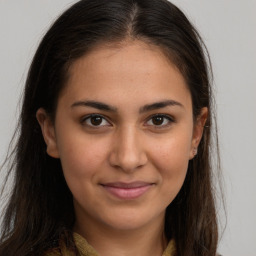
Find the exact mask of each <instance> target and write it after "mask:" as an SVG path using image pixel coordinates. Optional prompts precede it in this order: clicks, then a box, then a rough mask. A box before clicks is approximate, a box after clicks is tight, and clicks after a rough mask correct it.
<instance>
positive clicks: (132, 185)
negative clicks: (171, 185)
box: [101, 181, 153, 188]
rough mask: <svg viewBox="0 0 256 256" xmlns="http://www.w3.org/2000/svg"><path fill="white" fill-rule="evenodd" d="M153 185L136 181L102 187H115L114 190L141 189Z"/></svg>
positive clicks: (112, 183) (114, 183)
mask: <svg viewBox="0 0 256 256" xmlns="http://www.w3.org/2000/svg"><path fill="white" fill-rule="evenodd" d="M152 184H153V183H151V182H144V181H134V182H129V183H127V182H109V183H104V184H101V185H102V186H106V187H114V188H139V187H145V186H150V185H152Z"/></svg>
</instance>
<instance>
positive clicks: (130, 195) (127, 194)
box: [103, 185, 152, 200]
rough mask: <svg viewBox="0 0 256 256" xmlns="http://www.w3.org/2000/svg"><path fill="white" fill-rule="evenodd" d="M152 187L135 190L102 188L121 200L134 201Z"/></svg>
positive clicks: (147, 186)
mask: <svg viewBox="0 0 256 256" xmlns="http://www.w3.org/2000/svg"><path fill="white" fill-rule="evenodd" d="M151 186H152V185H146V186H142V187H136V188H120V187H110V186H103V188H105V189H106V190H107V191H108V192H109V193H110V194H112V195H114V196H115V197H118V198H120V199H123V200H131V199H136V198H138V197H140V196H142V195H143V194H145V193H146V192H147V191H148V190H149V189H150V188H151Z"/></svg>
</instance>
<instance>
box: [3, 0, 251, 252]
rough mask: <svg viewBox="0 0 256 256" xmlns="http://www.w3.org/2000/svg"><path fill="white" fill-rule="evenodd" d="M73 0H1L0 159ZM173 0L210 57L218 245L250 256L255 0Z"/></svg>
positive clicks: (223, 249)
mask: <svg viewBox="0 0 256 256" xmlns="http://www.w3.org/2000/svg"><path fill="white" fill-rule="evenodd" d="M92 1H93V0H92ZM106 1H107V0H106ZM74 2H76V1H70V0H54V1H52V0H0V145H1V146H0V160H1V161H3V159H4V157H5V154H6V151H7V148H8V144H9V141H10V139H11V137H12V133H13V131H14V127H15V124H16V121H17V117H18V113H19V107H18V103H19V99H20V95H21V91H22V88H23V86H24V82H25V79H26V74H27V70H28V67H29V64H30V61H31V58H32V56H33V54H34V52H35V49H36V47H37V45H38V43H39V41H40V39H41V37H42V35H43V34H44V33H45V32H46V30H47V28H48V27H49V25H50V24H51V23H52V21H53V20H54V19H55V18H56V17H57V16H58V15H59V14H60V13H61V12H62V11H63V10H64V9H66V8H68V7H69V6H70V5H71V4H72V3H74ZM173 2H174V3H175V4H177V5H178V6H179V7H180V8H181V9H182V10H183V11H184V12H185V13H186V14H187V16H188V17H189V18H190V20H191V21H192V22H193V23H194V24H195V26H196V27H197V28H198V30H199V31H200V33H201V35H202V37H203V39H204V41H205V43H206V45H207V46H208V49H209V52H210V55H211V58H212V63H213V70H214V76H215V83H214V84H215V87H216V103H217V110H218V125H219V133H220V138H219V139H220V149H221V159H222V169H223V175H224V178H225V183H226V187H225V192H226V201H227V227H226V230H225V232H224V235H223V237H222V239H221V242H220V247H219V251H220V253H221V254H223V255H224V256H229V255H230V256H241V255H243V256H256V242H255V239H256V161H255V159H256V149H255V147H256V114H255V112H256V50H255V49H256V48H255V46H256V15H255V12H256V1H255V0H214V1H212V0H174V1H173ZM2 179H3V178H2V177H0V182H1V180H2Z"/></svg>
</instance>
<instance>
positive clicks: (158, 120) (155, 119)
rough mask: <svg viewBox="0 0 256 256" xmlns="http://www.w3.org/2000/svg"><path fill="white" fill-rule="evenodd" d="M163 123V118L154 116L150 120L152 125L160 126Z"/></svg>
mask: <svg viewBox="0 0 256 256" xmlns="http://www.w3.org/2000/svg"><path fill="white" fill-rule="evenodd" d="M163 122H164V117H163V116H155V117H153V118H152V123H153V124H154V125H162V124H163Z"/></svg>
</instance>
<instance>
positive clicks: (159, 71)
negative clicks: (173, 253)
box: [37, 41, 207, 256]
mask: <svg viewBox="0 0 256 256" xmlns="http://www.w3.org/2000/svg"><path fill="white" fill-rule="evenodd" d="M88 101H90V103H89V104H88ZM92 101H93V102H100V103H103V104H106V105H107V106H110V108H111V110H106V109H99V105H96V104H94V105H93V104H91V102H92ZM167 101H169V103H170V101H171V103H172V104H167V105H166V106H164V105H165V104H162V106H156V105H152V104H154V103H157V102H164V103H166V102H167ZM84 102H86V103H84ZM89 105H90V106H89ZM149 105H150V106H151V108H150V107H145V106H149ZM92 114H97V115H100V116H101V117H102V119H101V117H96V118H95V117H94V118H93V119H92V118H90V115H92ZM156 115H158V118H157V117H156ZM159 115H161V116H159ZM152 116H153V118H152ZM206 118H207V109H206V108H203V109H202V111H201V115H200V116H199V117H198V118H197V119H196V121H195V122H194V121H193V115H192V101H191V95H190V92H189V90H188V87H187V85H186V82H185V80H184V78H183V76H182V75H181V73H180V72H179V71H178V69H177V68H176V67H175V66H174V65H173V64H172V63H171V62H170V61H169V60H168V59H167V58H166V57H165V56H164V55H163V54H162V52H161V51H160V49H158V48H157V47H155V46H149V45H146V44H144V43H143V42H140V41H133V42H127V43H123V44H122V45H121V46H120V45H118V46H116V47H108V46H102V47H99V48H97V49H95V50H94V51H92V52H90V53H89V54H87V55H86V56H84V57H82V58H80V59H79V60H77V61H75V62H74V63H73V65H72V66H71V69H70V76H69V80H68V82H67V84H66V86H65V89H64V90H63V91H62V93H61V95H60V96H59V100H58V104H57V110H56V118H55V120H54V122H52V121H51V119H50V118H49V117H48V115H47V114H46V112H45V111H44V109H39V110H38V112H37V119H38V121H39V123H40V125H41V128H42V133H43V136H44V139H45V142H46V144H47V153H48V154H49V155H50V156H52V157H54V158H60V160H61V163H62V167H63V172H64V176H65V178H66V181H67V184H68V186H69V188H70V190H71V192H72V194H73V197H74V207H75V213H76V220H77V221H76V225H75V227H74V231H76V232H78V233H79V234H81V235H82V236H83V237H85V238H86V239H87V241H88V242H89V243H90V244H91V245H92V246H93V247H94V248H95V249H96V250H97V251H98V252H99V253H100V254H101V255H105V256H108V255H112V256H115V255H119V256H120V255H126V256H128V255H141V256H144V255H145V256H146V255H161V254H162V252H163V250H164V249H165V247H166V242H167V241H165V239H164V235H163V231H164V230H163V229H164V216H165V209H166V207H167V206H168V205H169V204H170V203H171V202H172V201H173V199H174V198H175V196H176V195H177V193H178V192H179V190H180V188H181V186H182V184H183V182H184V179H185V176H186V173H187V167H188V162H189V160H190V159H192V158H193V157H194V149H195V148H197V147H198V144H199V142H200V139H201V136H202V132H203V126H204V123H205V121H206ZM95 120H96V121H95ZM93 124H96V125H93ZM134 181H140V182H141V181H142V182H146V183H149V184H150V185H149V188H148V189H147V191H146V192H145V193H144V194H142V195H141V196H139V197H136V198H134V199H120V198H118V197H116V196H115V195H113V194H111V193H110V192H109V191H108V190H107V189H106V187H104V186H103V185H104V184H107V183H111V182H125V183H130V182H134ZM145 234H147V235H146V236H145ZM138 241H139V242H138ZM131 244H132V245H133V246H131ZM131 247H132V248H131Z"/></svg>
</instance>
